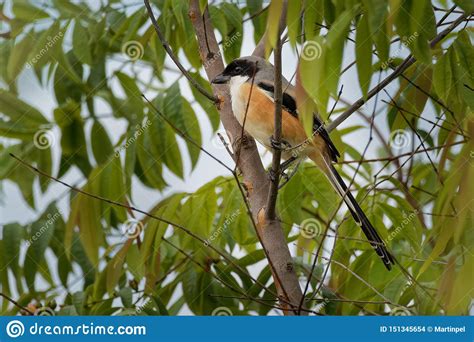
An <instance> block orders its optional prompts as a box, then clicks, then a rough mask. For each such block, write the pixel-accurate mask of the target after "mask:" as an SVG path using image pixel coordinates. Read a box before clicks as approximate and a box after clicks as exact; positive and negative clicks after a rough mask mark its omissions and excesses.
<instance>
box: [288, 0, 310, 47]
mask: <svg viewBox="0 0 474 342" xmlns="http://www.w3.org/2000/svg"><path fill="white" fill-rule="evenodd" d="M311 3H312V2H311ZM301 5H302V3H301V1H290V2H288V13H287V15H286V25H287V27H288V39H289V40H290V44H291V46H292V47H293V48H294V47H295V46H296V40H297V38H298V34H299V32H301V22H300V16H301Z"/></svg>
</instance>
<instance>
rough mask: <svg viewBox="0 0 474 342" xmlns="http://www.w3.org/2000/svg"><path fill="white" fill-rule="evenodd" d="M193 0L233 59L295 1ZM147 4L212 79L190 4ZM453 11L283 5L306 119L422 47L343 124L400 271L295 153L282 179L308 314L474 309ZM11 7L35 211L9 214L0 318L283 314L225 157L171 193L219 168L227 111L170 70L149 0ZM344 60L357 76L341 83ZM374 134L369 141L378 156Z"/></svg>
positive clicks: (460, 38)
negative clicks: (47, 100) (49, 106)
mask: <svg viewBox="0 0 474 342" xmlns="http://www.w3.org/2000/svg"><path fill="white" fill-rule="evenodd" d="M199 3H200V8H201V10H204V9H205V8H206V6H208V10H209V14H210V17H211V21H212V24H213V26H214V27H215V30H216V32H217V35H218V37H219V39H220V44H221V48H222V56H223V58H224V59H225V61H226V62H227V63H228V62H230V61H231V60H233V59H234V58H236V57H239V56H241V55H248V54H250V52H249V51H244V50H243V48H242V46H243V41H244V40H248V41H253V42H255V44H258V42H260V41H261V39H262V37H264V38H263V39H265V40H266V41H265V44H266V52H267V54H270V52H271V48H272V47H273V46H275V44H276V37H277V36H276V35H277V34H279V28H278V22H279V20H278V19H279V17H280V15H281V14H282V13H285V11H282V8H283V7H286V4H284V1H277V0H273V1H271V2H270V3H269V4H268V3H267V2H264V1H261V0H255V1H254V0H252V1H247V2H246V3H243V2H240V1H239V2H231V1H229V2H210V4H209V5H208V4H207V1H202V0H201V1H199ZM152 4H153V7H154V9H155V11H156V13H157V21H158V25H159V26H160V28H161V30H162V31H163V33H164V36H165V38H166V41H167V42H168V43H169V45H170V47H171V48H172V50H173V52H174V53H175V54H176V55H177V56H178V57H179V59H180V61H181V63H182V64H183V65H185V66H186V69H188V70H189V74H190V75H191V77H192V78H193V79H195V80H196V81H197V82H198V83H199V84H200V85H201V86H202V87H204V89H206V91H208V92H211V87H210V85H209V83H208V81H207V80H206V79H205V77H204V76H203V75H204V73H203V71H204V68H205V63H203V62H202V61H201V58H200V56H199V54H198V53H197V51H198V44H197V40H196V36H195V34H194V29H193V25H192V22H191V20H190V18H189V15H188V14H189V3H188V1H186V0H178V1H171V0H157V1H153V2H152ZM452 5H453V4H450V3H447V2H446V1H441V2H438V1H433V2H430V1H428V0H420V1H414V0H401V1H388V0H382V1H372V0H362V1H355V0H349V1H344V0H332V1H330V0H317V1H289V2H288V8H287V11H286V28H287V31H286V32H287V33H286V36H285V37H286V38H287V41H285V45H284V48H285V49H289V50H291V51H292V53H293V55H294V56H295V57H294V58H299V59H298V69H299V74H300V77H299V79H298V81H297V83H298V84H297V88H298V87H299V89H300V90H301V91H300V92H298V95H297V96H298V100H300V101H305V103H306V104H309V105H308V106H305V108H306V109H305V110H302V113H301V114H302V118H301V119H302V121H303V123H304V124H305V126H306V127H311V125H309V123H311V124H312V121H311V120H312V113H313V111H314V110H317V111H318V112H319V113H320V115H321V116H322V117H323V119H324V120H325V121H326V122H330V121H331V120H333V119H334V118H336V117H337V116H338V115H339V114H341V113H343V112H344V111H345V110H346V109H347V108H348V107H349V106H350V105H351V103H350V102H347V101H345V100H344V94H345V93H346V92H347V93H348V94H361V96H362V98H363V99H366V100H367V99H368V94H369V91H370V90H371V89H372V88H373V87H374V86H375V85H377V84H378V83H380V80H381V79H383V78H385V77H386V76H388V75H389V74H390V73H392V72H394V70H395V71H396V70H397V69H398V68H399V67H400V66H402V65H403V63H406V60H405V58H406V57H407V56H408V55H411V56H412V57H413V58H414V59H416V61H415V62H414V63H413V64H412V65H411V66H410V67H408V69H407V70H405V71H404V72H402V73H400V74H399V75H397V76H398V77H397V79H396V80H395V81H394V82H393V83H392V84H391V87H390V88H387V92H386V93H384V92H383V91H380V92H379V93H378V94H377V95H376V96H375V98H373V99H372V102H369V104H370V106H368V105H367V106H366V107H363V111H366V112H369V111H372V108H373V107H375V108H376V109H374V110H373V113H372V115H370V114H364V113H362V114H360V115H362V117H364V118H365V121H363V124H360V122H361V121H357V123H354V121H352V118H355V117H356V116H355V115H354V116H353V117H351V118H350V119H348V120H347V121H346V123H345V125H344V126H341V127H339V128H338V129H337V130H334V131H332V132H331V137H332V139H333V140H334V142H335V143H336V145H337V147H338V148H339V149H340V151H341V152H342V158H341V162H340V165H339V166H338V169H339V170H340V171H341V173H342V174H343V176H344V177H345V178H346V181H347V182H348V183H349V182H350V183H351V188H353V189H354V191H355V192H356V193H357V198H358V200H359V202H360V203H361V204H362V207H363V209H364V210H365V211H366V213H367V214H368V216H369V218H370V220H371V221H372V223H373V224H374V226H375V227H377V228H378V231H379V232H380V234H381V235H382V237H383V239H384V240H385V241H386V242H387V245H388V247H389V248H390V250H392V251H393V253H394V255H395V256H396V258H397V260H398V262H399V264H400V267H398V266H397V267H396V268H395V269H394V270H392V271H391V272H389V273H388V272H387V271H386V270H385V268H384V267H383V264H382V263H380V262H379V261H378V260H377V258H376V256H375V253H374V252H373V250H372V248H371V247H370V244H368V243H367V242H366V241H365V237H364V236H363V235H361V232H360V229H359V227H357V225H356V224H355V223H354V222H353V221H352V220H351V219H348V217H347V210H346V208H345V207H344V206H341V203H340V199H339V198H338V197H337V195H336V193H335V192H334V191H333V190H332V188H331V186H330V184H329V183H328V182H327V180H326V179H325V177H324V176H323V174H322V173H321V172H320V171H318V170H317V169H316V168H315V167H314V166H313V165H312V164H310V163H304V164H303V165H301V166H300V168H299V169H298V171H297V172H296V173H295V175H294V176H293V177H292V178H291V180H290V181H289V183H288V184H287V185H285V186H284V187H283V188H282V189H281V190H280V191H279V194H278V202H277V211H278V216H279V218H280V220H281V222H282V224H283V228H284V233H285V236H286V237H287V241H288V244H289V247H290V249H291V250H292V252H293V256H294V260H295V264H296V265H297V268H296V272H297V274H298V276H299V277H300V279H301V284H302V287H304V285H305V284H306V282H307V281H308V282H309V291H308V293H307V294H306V297H307V299H308V301H307V304H306V306H307V308H308V309H309V310H311V311H312V312H315V313H318V314H327V315H357V314H399V313H402V314H422V315H434V314H467V313H468V312H469V308H470V305H471V302H472V296H473V287H472V284H473V282H472V275H473V268H474V257H473V256H474V254H473V253H474V249H473V246H474V236H473V232H474V230H473V223H474V214H473V213H474V211H473V209H474V207H473V203H474V202H473V198H472V193H473V191H474V183H473V182H474V168H473V163H474V162H473V157H474V156H473V151H474V145H473V142H472V139H471V136H472V135H474V115H473V108H474V102H473V98H474V96H473V91H474V66H473V64H472V61H473V60H474V48H473V46H472V38H473V37H472V36H473V29H472V28H473V27H472V24H470V22H469V19H470V18H471V17H472V13H473V11H474V8H473V7H472V3H471V1H461V0H458V1H454V5H455V7H451V6H452ZM0 14H2V15H1V16H0V32H5V34H2V36H1V37H2V38H0V80H1V81H0V84H1V90H0V113H1V114H0V136H1V137H2V140H1V145H0V179H1V181H2V183H5V184H6V183H7V182H8V184H14V186H15V187H17V188H18V189H19V191H20V192H21V194H22V196H23V199H24V201H25V202H26V203H27V205H28V206H29V207H30V208H31V209H32V210H34V212H35V213H36V214H35V218H34V219H32V220H31V222H29V223H28V224H25V223H24V222H23V221H22V220H23V218H22V217H18V222H3V220H2V222H1V223H2V224H3V226H2V234H1V237H2V239H1V240H0V289H1V292H2V293H3V294H4V295H6V296H7V297H9V298H15V300H16V302H17V303H16V304H17V305H13V304H12V302H11V300H7V299H6V298H0V303H1V305H2V313H3V314H15V313H17V312H19V311H20V308H21V307H26V308H27V309H29V310H30V311H34V310H36V309H38V308H41V307H51V308H52V309H55V304H54V303H55V302H57V303H58V304H60V307H59V308H56V309H55V310H51V312H54V313H56V314H61V315H74V314H90V315H93V314H95V315H111V314H121V315H127V314H147V315H175V314H178V313H179V312H182V310H184V309H183V308H188V309H189V310H191V311H192V312H193V313H194V314H200V315H202V314H206V315H208V314H213V313H216V310H217V309H219V308H221V307H225V308H228V309H229V310H230V311H231V312H232V313H233V314H260V315H265V314H268V313H269V312H274V311H272V310H274V309H273V308H274V307H277V306H278V302H277V298H276V292H277V291H276V288H275V284H274V282H273V279H272V277H271V272H270V268H269V266H268V262H267V261H266V258H265V253H264V251H263V250H262V247H261V245H260V244H259V243H258V241H259V240H258V237H257V234H256V232H255V229H254V227H253V223H252V220H251V218H250V217H249V215H248V208H247V206H246V202H245V200H244V197H243V195H245V193H243V191H242V190H243V188H242V187H241V186H238V184H237V183H236V181H235V179H234V177H233V176H231V175H230V174H229V173H226V170H225V169H223V173H225V174H226V175H224V176H219V177H217V178H215V179H213V180H211V181H210V182H208V183H206V184H200V185H199V188H198V190H196V191H193V192H191V191H187V192H177V191H175V190H174V189H173V186H172V184H171V182H170V179H173V178H179V179H182V180H186V179H187V178H188V177H189V172H190V171H192V170H195V169H196V168H199V167H208V168H215V167H220V166H219V164H217V163H216V162H215V161H214V160H212V159H211V158H209V157H208V156H207V154H206V153H204V151H203V149H201V148H199V147H198V146H203V145H206V142H207V141H208V140H206V139H209V136H210V135H212V134H215V133H216V131H218V130H219V127H220V126H219V125H220V121H219V113H218V108H216V106H215V104H214V103H213V102H212V101H209V99H208V98H206V97H205V96H204V95H203V94H202V93H201V92H199V91H198V90H197V89H196V88H195V87H193V86H192V85H191V84H189V83H188V84H186V83H185V82H184V81H183V80H182V74H181V73H180V72H179V71H178V72H176V70H177V69H176V67H175V65H173V63H172V61H171V60H170V59H169V58H168V57H167V54H166V51H165V49H164V47H163V44H162V42H161V41H160V39H159V37H158V36H157V34H156V33H155V30H154V28H153V26H152V24H151V22H150V20H149V17H148V14H147V12H146V10H145V8H144V6H143V4H142V3H141V2H133V1H119V0H109V1H102V2H101V4H98V3H95V2H91V3H86V2H72V1H56V0H52V1H47V2H41V3H40V2H36V1H26V0H25V1H7V2H6V3H5V4H3V10H2V11H1V13H0ZM464 14H466V15H467V17H466V18H465V19H464V20H463V21H462V23H461V24H460V25H459V26H457V27H453V29H452V30H451V31H450V32H448V34H447V36H446V38H444V39H443V40H442V41H441V42H439V43H437V44H431V42H432V41H433V40H434V39H436V37H437V36H438V35H439V34H440V33H441V32H442V31H443V30H445V29H447V28H449V27H450V25H453V22H454V21H455V20H457V19H458V18H459V17H460V16H462V15H464ZM471 20H472V19H471ZM265 32H267V35H266V36H264V34H265ZM217 57H218V58H220V56H217ZM351 58H352V59H354V61H352V60H350V59H351ZM348 59H349V60H348ZM293 71H296V70H291V72H293ZM346 72H347V74H350V73H352V74H351V75H352V76H353V77H354V79H357V80H358V84H357V82H352V83H351V82H348V81H347V80H346V79H345V78H343V76H345V75H346ZM31 78H34V81H30V79H31ZM28 82H38V83H39V84H40V86H41V87H42V88H44V89H45V90H47V91H48V92H50V93H51V95H52V96H53V97H54V100H55V108H54V109H53V110H52V111H51V112H45V111H44V110H43V109H42V108H39V107H35V106H34V105H33V104H32V102H33V101H31V100H30V99H29V98H28V96H26V95H25V93H24V84H25V83H28ZM341 86H344V87H343V91H342V97H341ZM189 90H190V91H189ZM142 94H146V96H147V98H148V99H150V103H148V102H147V101H146V100H145V99H144V98H143V97H142ZM30 95H31V94H30ZM104 109H105V111H104ZM159 113H161V114H159ZM161 115H163V116H164V117H165V119H164V118H163V117H162V116H161ZM375 119H377V120H375ZM111 122H112V123H111ZM115 124H120V125H122V126H123V127H124V129H121V130H117V129H116V127H117V126H116V125H115ZM308 125H309V126H308ZM204 127H210V128H208V129H206V130H204ZM183 136H184V137H185V138H183ZM372 137H374V138H376V139H374V141H373V140H372ZM367 138H369V139H367ZM354 139H357V141H358V142H356V143H354V141H355V140H354ZM216 141H217V140H216ZM366 144H367V145H366ZM369 145H370V146H371V147H372V146H373V145H376V151H375V152H374V154H373V155H372V157H369V156H368V152H367V147H368V146H369ZM206 146H207V145H206ZM364 146H365V147H366V148H365V149H364ZM209 152H210V153H212V150H210V151H209ZM11 154H13V155H15V156H17V157H18V158H20V159H21V160H23V161H26V162H27V163H28V164H31V165H33V166H35V167H37V168H38V169H39V170H41V171H42V172H43V173H44V174H48V175H52V176H53V177H55V178H58V179H60V180H63V181H65V182H67V181H66V179H70V178H67V176H68V175H71V174H75V175H77V176H78V178H79V181H78V182H77V184H78V185H76V187H77V188H78V189H80V190H82V191H83V192H82V193H78V192H77V191H71V190H70V189H68V188H66V187H58V185H57V184H53V183H56V182H55V181H54V180H53V181H52V179H51V178H48V177H45V176H44V175H41V174H39V173H38V172H36V173H35V172H31V170H30V171H28V169H27V168H26V167H25V166H24V165H22V164H21V163H19V162H18V160H16V159H14V158H12V156H11ZM202 163H204V164H205V166H202ZM199 164H201V166H200V165H199ZM186 165H190V168H191V170H189V169H187V167H186ZM354 175H356V176H354ZM144 188H147V190H153V191H154V192H153V193H154V194H155V195H154V196H151V197H150V198H148V200H149V207H148V208H140V209H143V210H146V211H147V212H148V213H149V215H143V212H142V213H140V212H136V211H134V210H133V208H132V207H134V203H133V198H135V196H138V192H140V191H142V190H143V189H144ZM58 189H61V190H60V191H59V190H58ZM51 191H53V192H54V193H53V196H51ZM46 194H50V196H49V198H51V197H52V198H54V199H53V200H52V201H51V202H50V203H45V202H44V198H45V195H46ZM90 194H92V195H93V197H91V196H90ZM104 199H106V200H104ZM107 200H108V201H107ZM3 201H5V202H8V201H9V195H8V193H4V194H3ZM113 202H117V203H121V204H123V205H122V206H119V205H117V203H113ZM64 203H65V205H64ZM60 207H61V208H62V209H60ZM43 208H46V209H43ZM64 208H66V209H64ZM19 222H22V223H21V224H20V223H19ZM211 247H212V248H211ZM315 254H316V260H315V269H314V272H313V271H311V267H312V264H313V260H314V258H315Z"/></svg>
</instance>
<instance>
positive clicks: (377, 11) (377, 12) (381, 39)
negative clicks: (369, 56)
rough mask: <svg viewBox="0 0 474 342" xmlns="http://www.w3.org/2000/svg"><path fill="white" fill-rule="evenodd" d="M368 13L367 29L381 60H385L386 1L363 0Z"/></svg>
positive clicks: (386, 52)
mask: <svg viewBox="0 0 474 342" xmlns="http://www.w3.org/2000/svg"><path fill="white" fill-rule="evenodd" d="M363 4H364V7H365V9H366V11H367V15H368V24H369V30H370V33H371V37H372V40H373V41H374V43H375V47H376V48H377V51H378V53H379V59H380V60H381V61H387V60H388V57H389V56H388V55H389V49H390V45H389V35H388V33H387V24H386V21H387V12H388V1H386V0H363Z"/></svg>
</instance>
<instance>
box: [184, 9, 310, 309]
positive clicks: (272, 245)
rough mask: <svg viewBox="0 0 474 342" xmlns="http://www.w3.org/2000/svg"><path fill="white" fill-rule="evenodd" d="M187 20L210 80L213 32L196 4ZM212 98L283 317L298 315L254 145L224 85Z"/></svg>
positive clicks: (214, 63)
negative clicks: (235, 158)
mask: <svg viewBox="0 0 474 342" xmlns="http://www.w3.org/2000/svg"><path fill="white" fill-rule="evenodd" d="M189 17H190V18H191V21H192V24H193V27H194V31H195V33H196V36H197V41H198V46H199V54H200V56H201V59H202V61H203V64H204V69H205V72H206V74H207V77H208V79H213V78H214V77H216V76H217V75H218V74H220V73H221V72H222V71H223V69H224V63H223V61H222V57H221V54H220V53H219V46H218V44H217V40H216V37H215V35H214V28H213V26H212V23H211V21H210V18H209V12H208V9H207V8H206V9H205V10H204V13H201V12H200V9H199V1H198V0H192V1H191V3H190V9H189ZM213 91H214V94H215V96H217V98H218V99H219V106H218V109H219V113H220V118H221V121H222V124H223V125H224V128H225V130H226V132H227V134H228V135H229V138H230V140H231V142H232V145H233V148H234V151H239V150H240V158H239V160H238V165H237V166H238V168H239V169H240V171H241V172H242V177H243V183H244V186H245V188H246V190H247V194H248V203H249V204H250V209H251V212H252V216H253V218H254V220H255V222H256V232H257V236H258V238H259V240H260V242H261V244H262V247H263V250H264V251H265V254H266V256H267V260H268V262H269V264H270V268H271V271H272V276H273V279H274V283H275V286H276V289H277V292H278V296H279V298H280V302H281V306H282V307H283V312H284V314H285V315H294V314H296V313H297V307H298V303H299V301H300V299H301V296H302V292H301V288H300V285H299V282H298V278H297V276H296V273H295V268H294V264H293V259H292V257H291V254H290V251H289V248H288V244H287V241H286V237H285V235H284V234H283V229H282V227H281V225H280V222H279V221H278V220H272V221H268V222H267V220H266V219H265V216H266V215H265V211H266V210H265V208H266V206H267V197H268V193H269V190H270V182H269V180H268V177H267V175H266V172H265V169H264V168H263V165H262V161H261V159H260V155H259V153H258V150H257V146H256V144H255V141H254V140H253V139H252V137H250V136H249V135H248V134H247V133H245V134H244V136H243V137H242V138H240V137H241V132H242V127H241V126H240V124H239V123H238V121H237V120H236V119H235V117H234V115H233V112H232V107H231V102H230V101H231V99H230V94H229V88H228V86H226V85H213ZM302 314H307V312H302Z"/></svg>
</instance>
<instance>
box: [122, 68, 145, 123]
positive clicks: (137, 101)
mask: <svg viewBox="0 0 474 342" xmlns="http://www.w3.org/2000/svg"><path fill="white" fill-rule="evenodd" d="M115 75H116V76H117V78H118V79H119V81H120V85H121V86H122V88H123V90H124V91H125V94H126V95H127V98H128V100H129V101H130V102H131V104H132V107H131V108H133V110H134V112H133V115H131V119H133V121H135V122H138V121H140V120H141V119H142V118H143V109H144V103H143V100H142V92H141V91H140V89H139V88H138V86H137V84H136V83H135V80H134V79H133V78H131V77H130V76H128V75H127V74H124V73H123V72H117V73H115Z"/></svg>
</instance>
